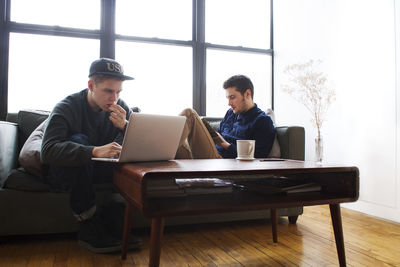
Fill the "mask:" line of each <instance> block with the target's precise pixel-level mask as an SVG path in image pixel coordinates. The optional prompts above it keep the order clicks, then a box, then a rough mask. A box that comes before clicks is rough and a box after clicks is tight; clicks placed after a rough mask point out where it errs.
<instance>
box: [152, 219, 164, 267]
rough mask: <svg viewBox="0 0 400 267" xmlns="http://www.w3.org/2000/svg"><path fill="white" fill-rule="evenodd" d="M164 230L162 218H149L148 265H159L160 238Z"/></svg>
mask: <svg viewBox="0 0 400 267" xmlns="http://www.w3.org/2000/svg"><path fill="white" fill-rule="evenodd" d="M163 232H164V218H159V217H158V218H153V219H152V220H151V236H150V259H149V266H151V267H157V266H159V265H160V255H161V239H162V236H163Z"/></svg>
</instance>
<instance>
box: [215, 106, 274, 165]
mask: <svg viewBox="0 0 400 267" xmlns="http://www.w3.org/2000/svg"><path fill="white" fill-rule="evenodd" d="M218 132H219V133H220V134H221V135H222V137H223V138H224V139H225V140H226V141H227V142H228V143H230V144H231V145H230V147H229V148H228V149H224V148H223V147H221V146H217V149H218V153H219V154H220V155H221V156H222V157H223V158H236V157H237V152H236V140H256V149H255V152H254V157H256V158H266V157H267V156H268V155H269V153H270V151H271V148H272V144H273V143H274V139H275V128H274V125H273V122H272V120H271V118H270V117H269V116H268V115H267V114H265V112H264V111H262V110H261V109H259V108H258V107H257V105H255V106H254V107H253V108H251V109H249V110H248V111H246V112H244V113H241V114H235V113H234V112H233V111H232V109H229V110H228V111H227V112H226V114H225V117H224V118H223V119H222V121H221V124H220V127H219V130H218Z"/></svg>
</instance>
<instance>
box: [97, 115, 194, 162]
mask: <svg viewBox="0 0 400 267" xmlns="http://www.w3.org/2000/svg"><path fill="white" fill-rule="evenodd" d="M185 121H186V117H184V116H168V115H155V114H143V113H132V114H131V116H130V117H129V124H128V127H127V129H126V132H125V136H124V140H123V142H122V150H121V154H120V156H119V158H92V160H99V161H108V162H141V161H163V160H170V159H174V158H175V154H176V151H177V149H178V145H179V141H180V139H181V136H182V132H183V127H184V125H185Z"/></svg>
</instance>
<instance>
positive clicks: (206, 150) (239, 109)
mask: <svg viewBox="0 0 400 267" xmlns="http://www.w3.org/2000/svg"><path fill="white" fill-rule="evenodd" d="M223 88H224V89H225V92H226V98H227V99H228V104H229V106H230V107H231V108H230V109H229V110H228V111H227V112H226V114H225V117H224V118H223V120H222V121H221V123H220V127H219V130H218V131H217V135H218V136H217V137H214V138H213V137H211V135H210V133H209V132H208V130H207V128H206V127H205V125H204V124H203V123H202V121H201V119H200V117H199V116H198V115H197V113H196V111H194V110H192V109H185V110H184V111H183V112H182V113H181V115H183V116H186V117H187V122H186V125H185V128H184V132H183V134H182V138H181V142H180V146H179V148H178V151H177V156H176V158H195V159H200V158H236V157H237V151H236V140H256V143H255V145H256V146H255V152H254V156H255V157H256V158H266V157H268V155H269V153H270V151H271V149H272V145H273V143H274V139H275V128H274V125H273V122H272V120H271V118H270V117H269V116H268V115H267V114H265V112H264V111H262V110H261V109H259V108H258V107H257V104H255V103H254V102H253V96H254V86H253V83H252V82H251V80H250V79H249V78H248V77H246V76H244V75H235V76H232V77H231V78H229V79H228V80H226V81H225V82H224V84H223Z"/></svg>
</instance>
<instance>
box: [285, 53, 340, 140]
mask: <svg viewBox="0 0 400 267" xmlns="http://www.w3.org/2000/svg"><path fill="white" fill-rule="evenodd" d="M319 64H321V61H320V60H317V61H314V60H310V61H308V62H307V63H304V64H293V65H290V66H287V67H286V68H285V70H284V73H285V74H287V75H288V77H289V84H284V85H282V90H283V91H284V92H287V93H288V94H290V95H291V96H292V97H293V98H295V99H296V100H297V101H298V102H300V103H301V104H303V105H304V106H305V107H306V108H307V110H308V111H309V112H310V113H311V114H312V120H311V121H312V122H313V124H314V126H315V127H316V128H317V131H318V138H320V136H321V127H322V123H323V122H324V116H325V114H326V112H327V111H328V108H329V106H330V104H331V103H332V102H333V101H334V100H335V90H334V89H333V88H330V87H328V86H327V77H326V76H325V75H324V73H322V72H318V71H316V70H315V68H316V65H319Z"/></svg>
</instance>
